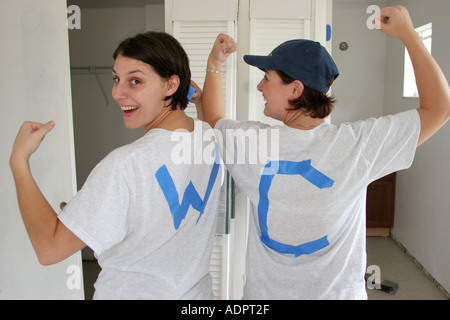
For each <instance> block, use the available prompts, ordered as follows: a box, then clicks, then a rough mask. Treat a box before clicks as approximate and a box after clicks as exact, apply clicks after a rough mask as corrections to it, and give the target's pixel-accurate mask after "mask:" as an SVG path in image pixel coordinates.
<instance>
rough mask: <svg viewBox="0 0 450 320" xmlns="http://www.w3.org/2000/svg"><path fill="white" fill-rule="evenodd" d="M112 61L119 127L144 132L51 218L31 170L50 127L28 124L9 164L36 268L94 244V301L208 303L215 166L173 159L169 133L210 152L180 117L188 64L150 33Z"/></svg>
mask: <svg viewBox="0 0 450 320" xmlns="http://www.w3.org/2000/svg"><path fill="white" fill-rule="evenodd" d="M114 59H115V63H114V69H113V71H112V72H113V78H114V85H113V89H112V96H113V98H114V99H115V100H116V101H117V103H118V104H119V106H120V108H121V109H122V113H123V119H124V124H125V126H126V127H127V128H130V129H135V128H140V127H144V128H145V131H146V133H145V135H144V136H143V137H142V138H140V139H138V140H137V141H135V142H133V143H131V144H129V145H126V146H123V147H120V148H118V149H116V150H114V151H112V152H111V153H110V154H109V155H108V156H106V158H104V159H103V160H102V161H101V162H100V163H99V164H98V165H97V166H96V167H95V168H94V170H93V171H92V172H91V174H90V176H89V177H88V179H87V180H86V182H85V184H84V186H83V187H82V189H81V190H80V191H79V192H78V193H77V194H76V196H75V197H74V198H73V199H72V200H71V201H70V202H69V203H68V204H67V205H66V206H65V207H64V209H63V211H62V212H61V213H60V214H59V215H57V214H56V212H55V211H54V209H53V208H52V207H51V206H50V205H49V203H48V202H47V200H46V199H45V197H44V196H43V195H42V193H41V192H40V190H39V187H38V186H37V184H36V182H35V181H34V179H33V176H32V173H31V170H30V165H29V159H30V156H31V155H32V154H33V153H34V152H35V151H36V150H37V149H38V147H39V145H40V143H41V141H42V140H43V139H44V137H45V135H46V134H47V133H48V132H49V131H51V130H52V128H53V127H54V125H55V123H54V122H53V121H50V122H48V123H47V124H41V123H34V122H25V123H24V124H23V125H22V127H21V129H20V131H19V133H18V135H17V138H16V141H15V143H14V146H13V151H12V154H11V158H10V166H11V169H12V172H13V176H14V179H15V182H16V187H17V196H18V201H19V206H20V210H21V213H22V217H23V220H24V223H25V226H26V228H27V231H28V234H29V236H30V240H31V242H32V245H33V247H34V249H35V251H36V254H37V257H38V259H39V261H40V262H41V263H42V264H43V265H50V264H54V263H57V262H59V261H61V260H63V259H65V258H67V257H69V256H70V255H72V254H73V253H75V252H77V251H79V250H81V249H82V248H83V247H85V246H86V245H87V246H89V247H91V248H92V249H93V251H94V253H95V256H96V257H97V259H98V262H99V264H100V266H101V268H102V270H101V272H100V275H99V278H98V279H97V282H96V283H95V289H96V290H95V294H94V299H210V298H212V297H213V296H212V285H211V279H210V276H209V261H210V255H211V250H212V245H213V238H214V233H215V225H216V218H217V206H218V200H219V193H220V192H219V190H220V184H221V182H220V177H221V173H222V169H221V167H220V165H219V162H218V161H217V159H218V155H217V154H216V155H215V156H216V161H213V162H211V161H209V162H208V163H206V161H205V162H202V163H198V161H197V162H196V163H195V164H194V161H189V160H190V159H187V161H185V162H183V163H179V162H178V161H174V159H173V158H172V156H173V155H172V151H173V149H174V148H175V147H176V146H177V144H178V143H179V142H178V141H179V139H173V137H174V134H175V132H174V131H175V130H176V131H177V132H176V137H178V138H179V137H182V138H184V140H186V141H191V146H190V147H192V150H191V152H192V153H193V152H194V146H195V152H203V150H205V149H206V148H208V150H210V151H211V150H212V151H214V150H215V148H214V147H213V148H210V144H211V143H214V142H213V141H204V139H203V137H202V135H200V137H199V135H195V134H194V132H195V131H197V130H200V131H204V130H208V129H211V127H210V126H209V125H208V124H207V123H204V122H201V121H199V120H193V119H191V118H189V117H188V116H187V115H186V114H185V113H184V111H183V110H184V109H185V108H186V105H187V102H188V98H187V95H188V90H189V85H190V83H191V79H190V77H191V74H190V70H189V61H188V58H187V56H186V53H185V52H184V50H183V48H182V47H181V45H180V44H179V43H178V41H177V40H176V39H174V38H173V37H172V36H170V35H168V34H165V33H158V32H148V33H144V34H139V35H137V36H135V37H133V38H130V39H126V40H125V41H123V42H122V43H121V44H120V45H119V47H118V48H117V50H116V51H115V53H114ZM198 94H200V93H198ZM194 99H197V97H194Z"/></svg>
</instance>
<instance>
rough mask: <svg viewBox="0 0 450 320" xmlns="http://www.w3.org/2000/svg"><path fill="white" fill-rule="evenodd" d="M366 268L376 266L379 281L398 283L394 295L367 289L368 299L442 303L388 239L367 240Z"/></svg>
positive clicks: (441, 297) (438, 293) (436, 291)
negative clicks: (378, 271)
mask: <svg viewBox="0 0 450 320" xmlns="http://www.w3.org/2000/svg"><path fill="white" fill-rule="evenodd" d="M366 246H367V266H370V265H376V266H378V267H379V270H380V272H381V280H388V281H391V282H394V283H396V284H398V289H397V291H396V292H395V294H393V295H391V294H387V293H384V292H382V291H378V290H373V289H372V290H370V289H367V290H366V291H367V295H368V298H369V300H445V299H447V298H446V295H445V293H443V292H441V291H440V290H439V289H438V288H437V287H436V286H435V285H434V284H433V283H432V281H431V280H430V279H429V278H427V277H426V276H425V274H424V273H423V272H422V270H420V269H419V267H418V266H417V265H416V264H415V263H414V262H413V261H412V259H411V257H409V256H408V255H407V254H406V253H404V252H403V251H402V249H401V248H400V247H399V246H398V245H397V244H396V243H395V241H394V240H393V239H391V238H390V237H368V238H367V245H366Z"/></svg>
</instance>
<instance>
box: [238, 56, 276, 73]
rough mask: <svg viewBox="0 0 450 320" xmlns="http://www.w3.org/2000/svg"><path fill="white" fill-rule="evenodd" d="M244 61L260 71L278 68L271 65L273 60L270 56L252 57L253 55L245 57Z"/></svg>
mask: <svg viewBox="0 0 450 320" xmlns="http://www.w3.org/2000/svg"><path fill="white" fill-rule="evenodd" d="M244 61H245V62H246V63H247V64H249V65H251V66H254V67H257V68H259V69H261V70H263V71H264V70H267V69H270V70H278V67H277V66H276V65H275V64H274V63H273V59H272V57H271V56H254V55H248V54H247V55H245V56H244Z"/></svg>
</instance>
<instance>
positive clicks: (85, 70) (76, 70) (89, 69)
mask: <svg viewBox="0 0 450 320" xmlns="http://www.w3.org/2000/svg"><path fill="white" fill-rule="evenodd" d="M112 69H113V67H107V66H83V67H70V71H71V72H72V74H93V75H94V76H95V79H96V80H97V83H98V85H99V86H100V90H101V91H102V94H103V97H104V98H105V102H106V106H109V101H108V96H107V95H106V92H105V89H104V88H103V85H102V83H101V82H100V79H99V77H98V73H101V74H110V75H111V71H112Z"/></svg>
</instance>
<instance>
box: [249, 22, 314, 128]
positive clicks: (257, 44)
mask: <svg viewBox="0 0 450 320" xmlns="http://www.w3.org/2000/svg"><path fill="white" fill-rule="evenodd" d="M310 23H311V20H310V19H267V18H253V19H250V34H251V35H252V36H251V38H250V50H251V51H250V54H255V55H264V56H266V55H268V54H269V53H270V52H272V50H273V49H274V48H275V47H277V46H278V45H279V44H281V43H282V42H283V41H286V40H289V39H300V38H304V39H309V38H310ZM263 76H264V72H262V71H261V70H259V69H258V68H250V81H249V91H250V112H249V114H250V117H251V118H252V119H254V120H258V121H261V122H265V123H269V124H272V125H277V124H281V122H280V121H277V120H275V119H272V118H269V117H266V116H264V114H263V111H264V100H263V97H262V95H261V93H260V92H258V90H257V89H256V86H257V85H258V83H259V82H260V81H261V79H262V78H263Z"/></svg>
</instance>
